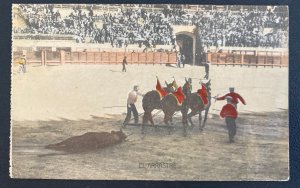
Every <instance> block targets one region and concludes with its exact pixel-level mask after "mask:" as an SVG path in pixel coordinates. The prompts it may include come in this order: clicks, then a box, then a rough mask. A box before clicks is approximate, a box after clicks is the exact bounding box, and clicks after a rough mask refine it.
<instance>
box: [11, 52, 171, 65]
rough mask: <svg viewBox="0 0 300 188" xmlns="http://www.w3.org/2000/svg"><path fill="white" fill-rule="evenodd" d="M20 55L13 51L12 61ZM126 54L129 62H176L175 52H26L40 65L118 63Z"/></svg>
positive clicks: (32, 61)
mask: <svg viewBox="0 0 300 188" xmlns="http://www.w3.org/2000/svg"><path fill="white" fill-rule="evenodd" d="M20 56H21V55H20V54H19V52H14V56H13V57H14V60H13V61H14V62H17V59H18V58H19V57H20ZM124 56H126V59H127V63H129V64H153V65H154V64H176V61H177V60H176V57H177V55H176V53H166V52H147V53H143V52H133V53H132V52H126V53H124V52H65V51H54V52H52V51H35V52H27V53H26V58H27V63H28V64H31V63H37V64H41V65H55V64H57V65H63V64H120V63H122V62H123V58H124Z"/></svg>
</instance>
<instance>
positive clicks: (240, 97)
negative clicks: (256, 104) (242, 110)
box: [236, 94, 246, 105]
mask: <svg viewBox="0 0 300 188" xmlns="http://www.w3.org/2000/svg"><path fill="white" fill-rule="evenodd" d="M236 95H237V98H238V99H239V100H240V101H241V102H242V103H243V104H244V105H246V102H245V100H244V99H243V97H242V96H240V95H239V94H236Z"/></svg>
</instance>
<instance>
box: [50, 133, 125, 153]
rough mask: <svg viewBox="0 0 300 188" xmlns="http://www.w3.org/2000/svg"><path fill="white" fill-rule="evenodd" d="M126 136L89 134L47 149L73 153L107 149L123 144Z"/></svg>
mask: <svg viewBox="0 0 300 188" xmlns="http://www.w3.org/2000/svg"><path fill="white" fill-rule="evenodd" d="M125 138H126V136H125V134H124V133H123V132H122V131H111V133H108V132H88V133H85V134H83V135H80V136H74V137H71V138H68V139H66V140H64V141H62V142H59V143H57V144H50V145H47V146H46V148H47V149H53V150H58V151H66V152H71V153H76V152H84V151H91V150H97V149H101V148H105V147H108V146H111V145H115V144H118V143H121V142H123V141H124V140H125Z"/></svg>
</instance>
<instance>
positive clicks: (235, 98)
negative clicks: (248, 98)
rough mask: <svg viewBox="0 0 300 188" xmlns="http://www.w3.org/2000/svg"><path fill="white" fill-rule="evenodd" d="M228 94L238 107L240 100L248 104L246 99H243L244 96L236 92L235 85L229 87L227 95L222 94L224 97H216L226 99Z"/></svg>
mask: <svg viewBox="0 0 300 188" xmlns="http://www.w3.org/2000/svg"><path fill="white" fill-rule="evenodd" d="M227 96H230V97H231V98H232V104H233V105H234V107H235V108H236V109H237V104H238V103H239V100H240V101H241V102H242V103H243V104H244V105H246V102H245V100H244V99H243V97H242V96H241V95H240V94H238V93H235V92H234V87H230V88H229V93H227V94H226V95H224V96H222V97H214V99H216V100H224V99H226V97H227Z"/></svg>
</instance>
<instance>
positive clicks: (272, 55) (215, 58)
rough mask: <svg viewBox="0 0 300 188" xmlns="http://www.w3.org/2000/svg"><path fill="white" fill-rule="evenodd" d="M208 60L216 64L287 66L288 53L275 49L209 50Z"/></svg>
mask: <svg viewBox="0 0 300 188" xmlns="http://www.w3.org/2000/svg"><path fill="white" fill-rule="evenodd" d="M207 60H208V61H210V62H211V64H214V65H241V66H243V65H246V66H272V67H273V66H278V67H287V66H288V53H287V52H274V51H239V52H233V53H218V52H215V53H214V52H208V53H207Z"/></svg>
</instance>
